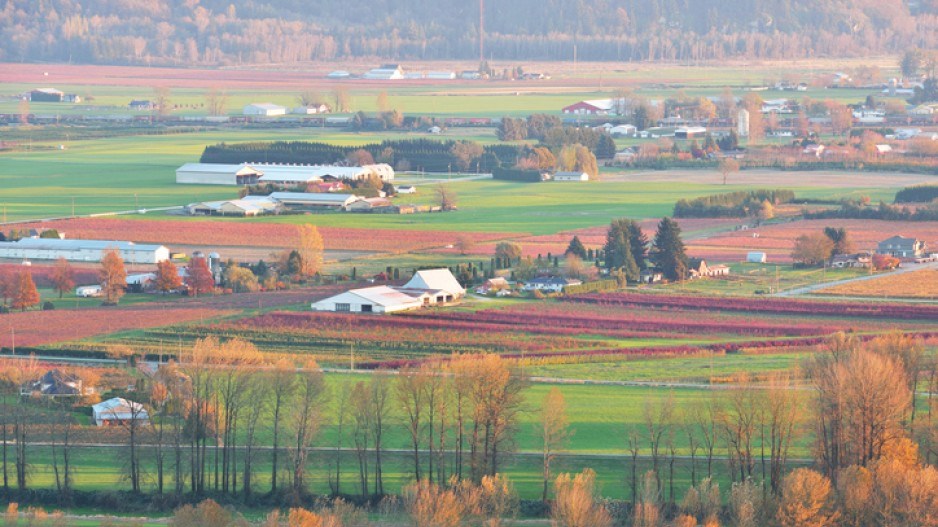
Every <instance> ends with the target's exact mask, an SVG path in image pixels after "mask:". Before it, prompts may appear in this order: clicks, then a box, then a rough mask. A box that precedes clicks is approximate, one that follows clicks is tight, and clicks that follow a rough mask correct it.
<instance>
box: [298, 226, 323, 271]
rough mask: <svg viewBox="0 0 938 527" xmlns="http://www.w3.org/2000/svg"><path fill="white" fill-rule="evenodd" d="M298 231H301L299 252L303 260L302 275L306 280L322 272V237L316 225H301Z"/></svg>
mask: <svg viewBox="0 0 938 527" xmlns="http://www.w3.org/2000/svg"><path fill="white" fill-rule="evenodd" d="M297 230H298V231H299V232H298V234H299V246H298V247H297V252H299V253H300V258H301V260H302V263H301V265H300V274H301V275H302V276H303V277H305V278H312V277H314V276H316V275H317V274H318V273H319V272H320V271H321V270H322V251H323V243H322V236H320V234H319V229H317V228H316V226H315V225H311V224H308V223H307V224H304V225H300V226H299V227H297Z"/></svg>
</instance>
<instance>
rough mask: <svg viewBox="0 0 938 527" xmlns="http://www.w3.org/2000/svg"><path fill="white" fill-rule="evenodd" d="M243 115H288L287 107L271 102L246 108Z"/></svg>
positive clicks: (249, 105) (257, 103) (259, 103)
mask: <svg viewBox="0 0 938 527" xmlns="http://www.w3.org/2000/svg"><path fill="white" fill-rule="evenodd" d="M243 113H244V115H257V116H261V117H276V116H278V115H286V114H287V108H286V107H285V106H280V105H279V104H273V103H269V102H256V103H251V104H248V105H247V106H245V107H244V111H243Z"/></svg>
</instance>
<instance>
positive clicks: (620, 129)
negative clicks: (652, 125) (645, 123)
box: [608, 124, 638, 137]
mask: <svg viewBox="0 0 938 527" xmlns="http://www.w3.org/2000/svg"><path fill="white" fill-rule="evenodd" d="M608 132H609V135H611V136H612V137H619V136H624V135H635V134H636V133H638V128H635V126H634V125H631V124H620V125H617V126H613V127H611V128H609V130H608Z"/></svg>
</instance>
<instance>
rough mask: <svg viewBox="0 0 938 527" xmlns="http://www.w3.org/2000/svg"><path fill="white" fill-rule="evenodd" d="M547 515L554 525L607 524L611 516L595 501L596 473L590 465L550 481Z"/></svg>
mask: <svg viewBox="0 0 938 527" xmlns="http://www.w3.org/2000/svg"><path fill="white" fill-rule="evenodd" d="M554 496H555V497H554V502H553V504H552V505H551V508H550V516H551V519H552V520H553V521H554V525H557V526H558V527H609V526H611V525H612V516H611V515H610V514H609V511H607V510H606V508H605V507H604V506H603V505H602V504H600V503H598V499H597V498H598V496H597V490H596V473H595V472H594V471H593V470H592V469H586V470H584V471H583V472H581V473H579V474H577V475H575V476H573V477H571V476H570V474H561V475H560V476H558V477H557V479H556V481H554Z"/></svg>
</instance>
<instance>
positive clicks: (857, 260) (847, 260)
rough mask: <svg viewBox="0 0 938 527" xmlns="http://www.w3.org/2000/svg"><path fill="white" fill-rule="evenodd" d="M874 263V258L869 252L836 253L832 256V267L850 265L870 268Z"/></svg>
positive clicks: (846, 266) (839, 267)
mask: <svg viewBox="0 0 938 527" xmlns="http://www.w3.org/2000/svg"><path fill="white" fill-rule="evenodd" d="M871 263H872V258H871V257H870V254H869V253H867V252H859V253H854V254H835V255H834V257H833V258H831V267H836V268H838V269H844V268H848V267H860V268H868V267H869V266H870V265H871Z"/></svg>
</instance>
